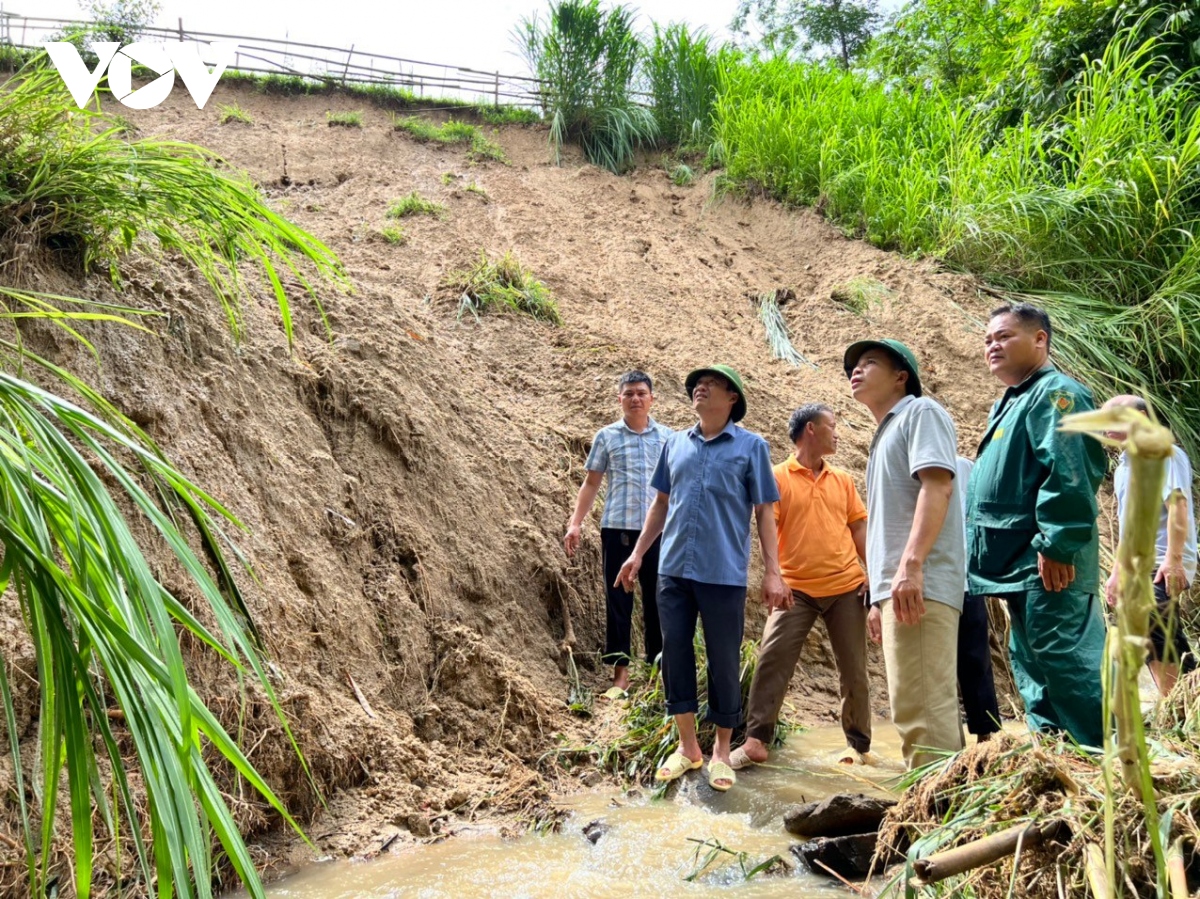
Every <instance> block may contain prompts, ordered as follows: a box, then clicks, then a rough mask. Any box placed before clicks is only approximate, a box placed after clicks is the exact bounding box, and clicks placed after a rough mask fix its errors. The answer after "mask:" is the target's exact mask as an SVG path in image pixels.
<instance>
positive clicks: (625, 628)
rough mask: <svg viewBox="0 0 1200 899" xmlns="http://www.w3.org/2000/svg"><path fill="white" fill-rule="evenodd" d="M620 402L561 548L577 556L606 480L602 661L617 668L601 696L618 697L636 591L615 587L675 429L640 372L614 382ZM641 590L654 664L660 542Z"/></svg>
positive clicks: (591, 456) (649, 556) (658, 644)
mask: <svg viewBox="0 0 1200 899" xmlns="http://www.w3.org/2000/svg"><path fill="white" fill-rule="evenodd" d="M617 404H618V405H619V406H620V407H621V419H620V420H619V421H616V422H614V423H613V424H610V425H608V426H607V427H603V428H601V429H600V430H599V431H597V432H596V437H595V439H594V440H592V450H591V452H590V453H588V457H587V462H586V463H585V464H584V468H586V469H587V477H586V478H585V479H584V481H583V484H582V485H581V486H580V488H579V495H578V496H577V497H576V499H575V511H574V512H573V513H572V514H571V520H570V521H569V522H567V533H566V536H564V537H563V548H564V549H565V550H566V552H567V556H568V557H573V556H574V555H575V550H577V549H578V548H579V540H580V536H581V532H582V528H583V519H584V518H586V517H587V514H588V512H590V511H591V509H592V504H593V503H594V502H595V501H596V494H598V493H599V492H600V485H601V483H602V482H603V480H604V479H605V477H607V478H608V489H607V491H606V493H605V497H604V515H603V516H602V517H601V519H600V548H601V557H602V560H603V561H602V565H603V569H604V586H605V599H606V602H605V609H606V616H605V618H606V627H605V631H604V661H605V662H606V663H607V664H609V665H612V666H613V685H612V687H611V688H610V689H609V691H608V692H607V693H605V694H604V696H605V698H607V699H619V698H620V697H621V696H623V695H624V694H625V691H626V690H628V689H629V660H630V658H631V657H632V655H633V647H632V645H631V644H632V639H631V631H632V626H633V593H632V592H630V591H628V590H626V589H625V588H624V587H622V586H621V585H620V584H616V583H614V581H615V580H616V577H617V573H618V572H619V571H620V570H621V566H622V565H623V564H624V563H625V560H626V559H628V558H629V552H630V550H631V549H632V548H633V545H634V544H635V543H637V538H638V536H639V535H640V533H641V528H642V522H643V521H645V520H646V512H647V511H649V509H650V503H652V502H653V501H654V489H653V488H652V487H651V486H650V476H651V475H652V474H654V467H655V466H656V465H657V464H658V457H659V456H661V455H662V448H663V444H664V443H665V442H666V439H667V437H669V436H670V434H671V429H670V428H666V427H663V426H662V425H660V424H659V423H658V422H656V421H655V420H654V419H653V418H651V417H650V407H651V406H652V405H653V404H654V383H653V382H652V381H651V380H650V376H649V375H648V374H646V373H645V372H643V371H636V370H635V371H627V372H625V374H623V375H621V378H620V380H618V381H617ZM638 580H639V581H640V582H641V586H642V625H643V627H642V633H643V635H644V637H645V642H646V662H647V663H651V664H652V663H653V662H654V660H655V659H656V658H658V654H659V653H660V652H662V634H661V632H660V630H659V626H658V605H657V602H656V598H655V593H656V587H657V581H658V543H654V544H653V545H651V547H650V549H649V551H648V552H647V553H646V559H645V564H643V565H642V570H641V575H640V577H639V578H638Z"/></svg>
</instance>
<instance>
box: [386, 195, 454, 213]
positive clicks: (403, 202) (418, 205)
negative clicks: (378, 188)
mask: <svg viewBox="0 0 1200 899" xmlns="http://www.w3.org/2000/svg"><path fill="white" fill-rule="evenodd" d="M445 211H446V207H445V206H443V205H442V204H441V203H435V202H434V201H433V200H427V199H425V198H424V197H423V196H421V195H420V194H419V193H417V192H416V191H415V190H414V191H413V192H412V193H411V194H409V195H408V196H407V197H401V198H400V199H399V200H393V201H392V202H391V204H390V205H389V206H388V208H387V213H386V215H387V217H388V218H390V219H402V218H408V217H409V216H410V215H432V216H435V217H437V218H441V217H442V215H443V213H445Z"/></svg>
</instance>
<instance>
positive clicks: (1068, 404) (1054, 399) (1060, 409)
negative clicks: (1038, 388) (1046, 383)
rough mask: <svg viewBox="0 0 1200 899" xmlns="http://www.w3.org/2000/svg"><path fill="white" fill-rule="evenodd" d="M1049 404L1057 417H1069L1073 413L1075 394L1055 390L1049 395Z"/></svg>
mask: <svg viewBox="0 0 1200 899" xmlns="http://www.w3.org/2000/svg"><path fill="white" fill-rule="evenodd" d="M1050 404H1051V405H1052V406H1054V411H1055V412H1057V413H1058V414H1059V415H1070V414H1071V413H1072V412H1074V411H1075V394H1073V393H1071V391H1069V390H1055V391H1054V392H1052V393H1051V394H1050Z"/></svg>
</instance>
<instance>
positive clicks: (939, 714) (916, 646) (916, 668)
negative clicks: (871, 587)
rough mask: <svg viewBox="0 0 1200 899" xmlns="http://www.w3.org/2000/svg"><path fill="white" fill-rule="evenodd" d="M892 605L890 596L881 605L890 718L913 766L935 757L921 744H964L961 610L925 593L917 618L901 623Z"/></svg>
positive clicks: (955, 747)
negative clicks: (957, 680)
mask: <svg viewBox="0 0 1200 899" xmlns="http://www.w3.org/2000/svg"><path fill="white" fill-rule="evenodd" d="M892 606H893V603H892V601H891V600H890V599H885V600H884V601H883V603H882V606H881V612H882V617H883V661H884V664H885V665H886V666H887V680H888V701H889V703H890V705H891V708H892V723H893V724H895V725H896V730H898V731H899V732H900V750H901V752H902V753H903V755H904V762H905V764H906V765H907V766H908V767H909V768H910V769H911V768H918V767H920V766H921V765H924V764H927V763H928V762H931V761H933V760H934V759H935V758H936V756H934V755H933V754H931V753H928V752H924V751H922V750H921V749H920V748H919V747H928V748H930V749H946V750H950V751H957V750H959V749H962V748H963V733H962V724H961V722H960V721H959V717H958V691H957V690H956V689H955V678H956V674H957V671H956V669H957V659H958V616H959V612H958V609H955V608H951V607H950V606H948V605H946V604H945V603H941V602H937V601H935V600H931V599H928V598H926V600H925V614H924V615H923V616H922V617H921V620H920V621H919V622H917V623H916V624H901V623H900V622H899V621H897V620H896V613H895V610H894V609H893V608H892Z"/></svg>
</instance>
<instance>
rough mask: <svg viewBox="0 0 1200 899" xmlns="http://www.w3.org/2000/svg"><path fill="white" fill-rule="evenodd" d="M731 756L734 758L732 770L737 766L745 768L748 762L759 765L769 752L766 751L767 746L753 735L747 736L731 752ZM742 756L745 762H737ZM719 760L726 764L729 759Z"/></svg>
mask: <svg viewBox="0 0 1200 899" xmlns="http://www.w3.org/2000/svg"><path fill="white" fill-rule="evenodd" d="M731 757H733V758H734V762H733V765H732V766H731V767H733V769H734V770H737V769H738V768H745V767H747V765H749V764H753V765H761V764H762V763H763V762H765V761H766V760H767V759H768V758H769V757H770V753H769V752H768V751H767V746H766V744H765V743H763V741H762V740H756V739H755V738H754V737H747V738H746V742H745V743H743V744H742V745H741V746H739V747H738V748H737V749H735V750H734V751H733V753H732V754H731ZM743 758H744V759H745V762H744V763H742V764H739V762H742V761H743ZM719 761H723V762H725V763H726V764H728V763H729V761H730V760H729V759H720V760H719Z"/></svg>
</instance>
